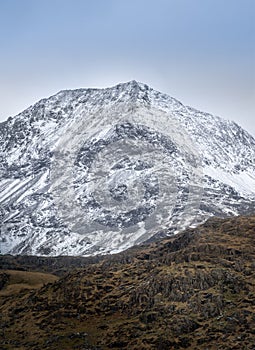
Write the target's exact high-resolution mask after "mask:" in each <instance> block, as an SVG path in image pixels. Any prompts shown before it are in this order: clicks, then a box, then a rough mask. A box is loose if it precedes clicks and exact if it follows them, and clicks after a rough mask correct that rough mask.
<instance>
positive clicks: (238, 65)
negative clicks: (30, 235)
mask: <svg viewBox="0 0 255 350" xmlns="http://www.w3.org/2000/svg"><path fill="white" fill-rule="evenodd" d="M254 11H255V1H253V0H8V1H5V0H0V48H1V55H0V63H1V64H0V120H4V119H6V118H7V117H8V116H10V115H15V114H17V113H19V112H21V111H22V110H23V109H25V108H26V107H28V106H29V105H31V104H33V103H35V102H36V101H37V100H39V99H40V98H44V97H47V96H50V95H52V94H54V93H56V92H57V91H59V90H63V89H70V88H79V87H107V86H112V85H115V84H117V83H119V82H125V81H129V80H132V79H135V80H137V81H141V82H144V83H147V84H149V85H150V86H151V87H153V88H155V89H157V90H159V91H162V92H166V93H168V94H169V95H171V96H173V97H175V98H177V99H179V100H180V101H181V102H182V103H184V104H186V105H190V106H192V107H195V108H198V109H201V110H202V111H206V112H210V113H213V114H216V115H219V116H221V117H223V118H225V119H231V120H235V121H237V122H238V123H239V124H240V125H242V126H243V127H244V128H245V129H246V130H248V131H249V132H250V133H252V134H253V135H254V136H255V122H254V117H255V54H254V44H255V13H254Z"/></svg>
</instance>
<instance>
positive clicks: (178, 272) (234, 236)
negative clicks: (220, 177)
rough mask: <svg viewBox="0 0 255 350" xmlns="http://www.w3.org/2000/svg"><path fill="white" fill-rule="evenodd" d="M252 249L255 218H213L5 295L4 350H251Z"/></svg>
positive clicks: (254, 307) (254, 340)
mask: <svg viewBox="0 0 255 350" xmlns="http://www.w3.org/2000/svg"><path fill="white" fill-rule="evenodd" d="M254 245H255V216H252V217H237V218H231V219H230V218H228V219H215V218H212V219H209V220H208V221H207V222H206V223H205V224H204V225H202V226H199V227H197V228H194V229H189V230H187V231H185V232H184V233H181V234H178V235H176V236H173V237H172V238H167V239H164V240H161V241H158V242H154V243H152V244H151V245H149V246H146V245H144V246H140V247H134V248H132V249H130V250H127V251H125V252H122V253H119V254H117V255H110V256H108V257H105V258H104V260H103V261H101V262H100V263H98V264H91V265H88V266H86V267H85V268H83V269H77V270H75V271H72V272H70V273H69V274H67V275H66V276H64V277H62V278H60V279H59V280H58V281H56V282H54V283H52V284H47V285H45V286H43V287H42V288H41V289H39V290H34V291H30V292H26V291H23V292H21V293H20V294H19V295H18V296H17V295H15V296H12V295H10V294H9V295H6V296H5V297H2V299H1V305H0V315H1V327H0V329H1V332H2V334H1V337H0V339H1V340H0V344H1V345H0V346H1V349H6V350H7V349H14V348H15V349H17V350H18V349H31V350H33V349H49V350H50V349H52V350H53V349H54V350H55V349H63V350H67V349H68V350H69V349H128V350H132V349H136V350H144V349H151V350H153V349H158V350H164V349H166V350H171V349H190V350H195V349H199V350H206V349H208V350H244V349H246V350H253V349H254V344H255V331H254V330H255V272H254V271H255V270H254V267H255V251H254ZM1 293H2V295H4V288H3V290H2V292H1Z"/></svg>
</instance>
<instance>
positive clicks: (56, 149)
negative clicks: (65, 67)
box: [0, 81, 255, 255]
mask: <svg viewBox="0 0 255 350" xmlns="http://www.w3.org/2000/svg"><path fill="white" fill-rule="evenodd" d="M254 204H255V140H254V138H253V137H252V136H251V135H249V134H248V133H247V132H246V131H245V130H243V129H242V128H241V127H240V126H239V125H237V124H236V123H234V122H232V121H226V120H223V119H221V118H219V117H216V116H213V115H211V114H208V113H203V112H201V111H198V110H196V109H194V108H191V107H187V106H184V105H183V104H182V103H181V102H179V101H177V100H176V99H174V98H172V97H170V96H168V95H166V94H162V93H160V92H158V91H155V90H153V89H152V88H150V87H149V86H147V85H145V84H142V83H138V82H136V81H131V82H128V83H124V84H119V85H117V86H115V87H112V88H106V89H78V90H66V91H60V92H59V93H57V94H56V95H54V96H52V97H50V98H48V99H43V100H41V101H39V102H38V103H36V104H35V105H33V106H31V107H29V108H28V109H26V110H25V111H23V112H22V113H20V114H19V115H17V116H15V117H13V118H9V119H8V120H7V121H5V122H3V123H1V124H0V220H1V237H0V239H1V241H0V253H1V254H5V253H11V254H36V255H95V254H106V253H115V252H118V251H121V250H124V249H127V248H128V247H130V246H132V245H135V244H139V243H141V242H144V241H147V240H149V239H154V238H155V237H159V236H165V235H171V234H174V233H176V232H179V231H180V230H182V229H184V228H185V227H187V226H190V225H193V226H195V225H197V224H199V223H200V222H202V221H204V220H205V219H207V218H208V217H210V216H212V215H217V216H227V215H238V214H246V213H249V212H251V211H254Z"/></svg>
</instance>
